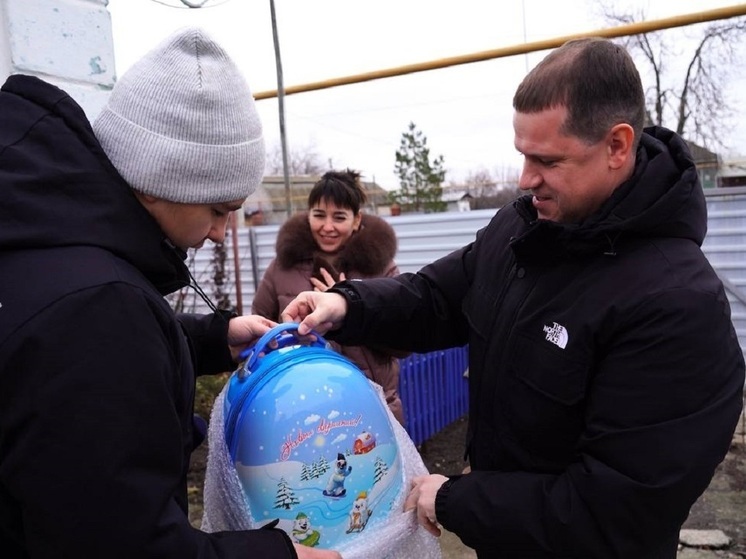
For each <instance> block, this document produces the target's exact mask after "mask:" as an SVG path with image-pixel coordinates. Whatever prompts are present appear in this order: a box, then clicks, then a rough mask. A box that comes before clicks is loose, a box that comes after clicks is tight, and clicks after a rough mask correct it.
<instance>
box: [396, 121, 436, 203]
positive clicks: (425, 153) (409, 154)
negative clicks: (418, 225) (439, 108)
mask: <svg viewBox="0 0 746 559" xmlns="http://www.w3.org/2000/svg"><path fill="white" fill-rule="evenodd" d="M394 170H395V171H396V174H397V176H398V177H399V190H396V191H394V192H392V193H391V194H390V195H389V196H390V198H391V201H392V202H396V203H397V204H399V206H401V208H402V211H405V212H407V211H409V212H423V211H424V212H426V213H430V212H443V211H445V209H446V203H445V202H443V200H442V199H441V197H442V195H443V188H442V186H441V184H442V183H443V181H444V180H445V177H446V171H445V169H444V168H443V156H442V155H439V156H438V157H436V158H435V159H434V160H432V161H431V160H430V148H428V147H427V138H426V137H425V135H424V134H423V133H422V132H421V131H420V130H417V127H416V126H415V124H414V122H410V123H409V129H408V131H407V132H404V133H402V137H401V144H400V145H399V149H398V150H397V152H396V166H395V168H394Z"/></svg>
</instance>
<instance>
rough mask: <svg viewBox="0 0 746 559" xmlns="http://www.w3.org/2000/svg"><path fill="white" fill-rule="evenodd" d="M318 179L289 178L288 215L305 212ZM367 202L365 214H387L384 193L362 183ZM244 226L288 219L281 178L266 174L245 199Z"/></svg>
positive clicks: (377, 187)
mask: <svg viewBox="0 0 746 559" xmlns="http://www.w3.org/2000/svg"><path fill="white" fill-rule="evenodd" d="M320 178H321V177H320V176H318V175H297V176H292V177H290V197H289V205H290V213H291V214H294V213H297V212H302V211H305V210H306V209H307V207H308V206H307V203H308V193H309V192H311V189H312V188H313V185H314V184H316V182H317V181H318V180H319V179H320ZM362 184H363V188H364V189H365V193H366V196H367V198H368V203H367V204H366V205H365V207H364V208H363V210H364V211H365V212H367V213H372V214H378V215H389V214H390V207H391V203H390V202H389V199H388V192H387V191H386V190H384V189H383V188H381V187H380V186H379V185H378V184H377V183H375V182H369V181H362ZM243 213H244V225H247V226H248V225H259V224H271V223H283V222H284V221H285V220H286V219H287V218H288V196H287V194H286V190H285V179H284V177H283V176H281V175H267V176H265V177H264V180H262V184H261V185H260V186H259V188H257V190H256V192H255V193H254V194H252V195H251V196H249V198H248V199H247V200H246V202H244V205H243Z"/></svg>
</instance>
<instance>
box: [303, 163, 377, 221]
mask: <svg viewBox="0 0 746 559" xmlns="http://www.w3.org/2000/svg"><path fill="white" fill-rule="evenodd" d="M366 199H367V198H366V196H365V191H364V190H363V185H362V184H361V183H360V173H358V172H357V171H353V170H351V169H346V170H344V171H327V172H326V173H324V174H323V175H322V176H321V178H320V179H319V180H318V181H317V182H316V184H314V185H313V188H312V189H311V192H310V193H309V194H308V207H309V208H312V207H313V206H315V205H316V204H318V203H319V202H320V201H321V200H329V201H331V202H333V203H334V205H335V206H337V207H340V208H349V209H351V210H352V213H353V214H354V215H357V214H358V212H360V208H361V206H363V205H364V204H365V201H366Z"/></svg>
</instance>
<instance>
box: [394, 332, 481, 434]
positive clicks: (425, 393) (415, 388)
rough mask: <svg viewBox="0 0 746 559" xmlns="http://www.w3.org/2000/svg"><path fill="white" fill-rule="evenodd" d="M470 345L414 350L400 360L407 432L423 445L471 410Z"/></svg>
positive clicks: (400, 382)
mask: <svg viewBox="0 0 746 559" xmlns="http://www.w3.org/2000/svg"><path fill="white" fill-rule="evenodd" d="M468 362H469V360H468V347H467V346H464V347H460V348H453V349H446V350H441V351H433V352H430V353H414V354H412V355H410V356H409V357H406V358H404V359H402V360H401V361H400V364H401V372H400V376H399V391H400V394H401V399H402V405H403V406H404V413H405V414H406V416H407V432H408V433H409V436H410V437H411V438H412V440H413V441H414V444H416V445H419V444H422V443H423V442H424V441H426V440H427V439H429V438H430V437H432V436H433V435H435V434H436V433H437V432H438V431H440V430H441V429H443V428H444V427H445V426H446V425H448V424H450V423H452V422H454V421H456V420H457V419H459V418H460V417H463V416H464V415H465V414H466V412H467V411H468V409H469V393H468V386H467V385H468V379H467V378H466V377H465V376H464V372H465V371H466V368H467V367H468Z"/></svg>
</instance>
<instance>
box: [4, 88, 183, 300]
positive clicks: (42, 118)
mask: <svg viewBox="0 0 746 559" xmlns="http://www.w3.org/2000/svg"><path fill="white" fill-rule="evenodd" d="M0 112H1V113H2V115H3V124H2V126H0V196H2V200H3V202H2V204H0V223H2V224H3V226H2V227H0V250H25V249H39V248H54V247H65V246H81V245H84V246H95V247H100V248H102V249H105V250H107V251H110V252H112V253H114V254H115V255H117V256H118V257H120V258H123V259H124V260H126V261H128V262H130V263H131V264H132V265H133V266H134V267H136V268H137V269H138V270H140V272H142V273H143V274H144V275H145V276H146V277H147V278H148V279H149V280H150V281H151V282H152V283H153V284H154V285H155V286H156V287H157V288H158V290H159V291H160V292H161V293H162V294H167V293H170V292H172V291H175V290H177V289H178V288H180V287H182V286H184V285H186V284H187V283H188V277H189V276H188V271H187V268H186V266H185V264H184V262H183V259H184V257H185V254H184V252H183V251H181V250H179V249H177V248H175V247H174V246H173V245H172V244H171V243H170V242H169V241H168V240H167V239H166V237H165V234H164V233H163V232H162V230H161V229H160V227H159V226H158V223H157V222H156V221H155V220H154V219H153V218H152V217H151V216H150V214H149V213H148V212H147V210H146V209H145V208H144V207H143V206H142V204H140V202H139V201H138V200H137V198H136V197H135V195H134V193H133V192H132V190H131V188H130V187H129V185H128V184H127V183H126V182H125V181H124V179H123V178H122V177H121V176H120V175H119V173H118V172H117V170H116V169H115V168H114V166H113V165H112V164H111V162H110V161H109V159H108V158H107V157H106V154H105V153H104V151H103V149H102V148H101V145H100V144H99V142H98V140H97V139H96V137H95V135H94V133H93V130H92V129H91V126H90V123H89V122H88V119H87V118H86V116H85V113H84V112H83V110H82V109H81V108H80V106H79V105H78V104H77V103H76V102H75V101H74V100H73V99H72V98H71V97H70V96H69V95H68V94H67V93H65V92H64V91H62V90H61V89H59V88H57V87H55V86H53V85H51V84H49V83H46V82H44V81H42V80H40V79H38V78H35V77H32V76H24V75H14V76H11V77H10V78H8V80H7V81H6V82H5V84H4V85H3V86H2V88H1V89H0Z"/></svg>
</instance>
